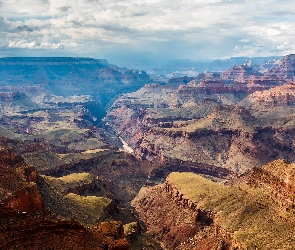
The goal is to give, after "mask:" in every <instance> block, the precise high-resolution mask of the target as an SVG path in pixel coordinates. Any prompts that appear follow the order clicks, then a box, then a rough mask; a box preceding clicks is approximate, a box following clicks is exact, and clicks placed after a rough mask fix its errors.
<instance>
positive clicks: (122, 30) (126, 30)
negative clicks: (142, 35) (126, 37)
mask: <svg viewBox="0 0 295 250" xmlns="http://www.w3.org/2000/svg"><path fill="white" fill-rule="evenodd" d="M99 27H100V28H102V29H104V30H107V31H112V32H116V33H134V32H135V30H134V29H131V28H128V27H126V26H122V25H119V24H116V23H114V24H112V23H109V24H103V25H100V26H99Z"/></svg>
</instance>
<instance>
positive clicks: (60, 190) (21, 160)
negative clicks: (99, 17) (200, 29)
mask: <svg viewBox="0 0 295 250" xmlns="http://www.w3.org/2000/svg"><path fill="white" fill-rule="evenodd" d="M239 60H242V61H243V62H242V63H241V64H238V65H234V66H232V67H231V68H230V69H226V68H225V65H227V64H226V62H225V65H223V66H222V61H218V62H215V63H216V67H217V66H218V67H221V68H222V71H218V72H217V71H216V72H208V71H207V72H205V73H199V74H198V75H196V76H183V77H182V76H178V77H176V78H169V79H167V81H166V82H163V81H162V80H163V79H162V80H161V81H156V80H155V79H157V77H155V76H149V75H148V74H147V73H146V72H144V71H143V70H134V69H127V68H122V67H118V66H115V65H112V64H109V63H108V62H107V61H106V60H103V59H92V58H54V57H48V58H25V57H24V58H20V57H19V58H0V145H1V148H0V171H1V172H0V178H1V181H0V195H1V197H0V212H1V218H0V220H1V223H0V224H1V226H0V239H1V240H0V248H3V249H15V247H18V248H20V249H42V246H43V245H44V244H47V245H48V249H82V248H83V249H118V250H120V249H156V250H157V249H159V250H160V249H178V250H182V249H200V250H203V249H204V250H205V249H293V248H294V245H295V242H294V236H293V234H292V229H293V228H294V221H295V220H294V219H295V218H294V215H293V214H294V211H293V210H294V207H295V204H294V200H295V199H294V183H293V182H294V176H295V175H294V173H293V172H294V171H293V169H294V164H293V162H295V151H294V145H295V144H294V141H295V138H294V134H295V133H294V131H295V124H294V119H293V118H294V107H295V106H294V105H295V82H294V81H293V78H294V76H295V55H287V56H285V57H283V58H281V59H279V58H276V59H275V60H274V59H270V58H268V59H266V58H265V59H258V58H256V59H253V62H254V63H253V62H252V61H250V59H248V58H244V59H241V58H240V59H231V61H230V63H232V61H235V62H240V61H239ZM259 62H260V64H259ZM212 65H213V64H212ZM212 67H213V66H212ZM159 78H161V77H160V76H159Z"/></svg>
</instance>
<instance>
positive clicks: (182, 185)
mask: <svg viewBox="0 0 295 250" xmlns="http://www.w3.org/2000/svg"><path fill="white" fill-rule="evenodd" d="M279 163H280V162H276V163H271V165H270V166H276V171H272V174H273V175H272V176H273V179H270V180H269V181H268V180H267V178H266V175H265V174H264V173H269V172H268V171H269V170H268V169H269V167H268V166H266V167H265V170H264V168H262V171H260V170H259V169H257V170H255V171H254V173H252V174H251V175H249V177H248V178H249V180H251V181H249V182H248V183H249V184H250V185H249V184H247V182H245V181H240V183H239V184H235V185H233V186H224V185H223V184H220V183H214V182H212V181H209V180H207V179H204V178H202V177H201V176H198V175H196V174H192V173H171V174H170V175H169V176H168V177H167V180H166V183H165V184H161V185H158V186H155V187H151V188H145V189H142V190H141V192H140V193H139V195H138V196H137V197H136V199H134V201H133V205H134V206H135V209H136V211H137V212H138V213H139V218H140V219H141V220H142V221H143V222H144V223H145V225H146V227H147V232H148V233H149V234H151V235H153V236H154V237H156V238H157V239H158V240H160V241H161V242H162V243H163V244H164V246H165V247H166V248H167V249H179V250H180V249H293V248H294V246H295V239H294V235H293V228H294V223H295V217H294V214H293V212H292V211H286V206H284V205H285V204H284V201H285V202H286V201H287V200H288V199H289V198H290V197H288V196H282V195H283V194H284V193H285V191H286V190H290V189H289V188H288V186H282V185H281V184H280V183H279V182H276V181H273V180H275V179H276V178H280V177H279V175H280V173H279V172H280V171H286V172H289V170H284V168H285V167H287V169H290V170H291V169H293V167H292V166H290V165H286V164H279ZM264 171H265V172H264ZM291 171H293V170H291ZM253 183H257V184H256V185H257V186H259V187H260V188H255V187H254V185H253ZM260 183H265V185H264V186H262V185H260ZM272 190H277V193H276V194H275V195H274V196H276V198H279V199H280V200H281V201H283V202H282V204H283V205H277V203H276V202H274V200H273V198H271V196H270V192H271V191H272ZM289 192H290V191H289ZM290 195H291V193H290ZM291 196H292V197H293V196H294V193H293V194H292V195H291ZM293 201H294V200H292V201H291V203H292V202H293ZM292 204H294V203H292Z"/></svg>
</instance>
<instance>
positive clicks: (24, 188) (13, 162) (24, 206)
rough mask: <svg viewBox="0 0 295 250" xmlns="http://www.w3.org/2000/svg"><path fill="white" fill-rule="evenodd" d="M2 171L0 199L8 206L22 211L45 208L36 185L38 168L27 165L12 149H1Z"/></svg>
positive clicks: (0, 169)
mask: <svg viewBox="0 0 295 250" xmlns="http://www.w3.org/2000/svg"><path fill="white" fill-rule="evenodd" d="M8 164H9V165H8ZM0 172H1V177H2V178H1V182H0V190H1V196H0V200H1V202H2V203H3V204H5V206H6V207H7V208H11V209H14V210H17V211H21V212H36V211H40V210H42V209H43V202H42V198H41V195H40V192H39V190H38V187H37V185H36V170H35V169H34V168H33V167H28V166H26V165H25V164H24V162H23V161H22V159H21V158H20V157H19V156H18V155H17V154H15V153H14V152H13V151H12V150H11V149H2V150H1V159H0Z"/></svg>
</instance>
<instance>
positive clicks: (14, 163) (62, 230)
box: [0, 148, 129, 250]
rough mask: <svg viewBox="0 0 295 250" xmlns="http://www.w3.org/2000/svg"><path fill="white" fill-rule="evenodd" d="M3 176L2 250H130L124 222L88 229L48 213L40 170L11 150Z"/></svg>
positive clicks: (0, 159) (0, 156) (3, 155)
mask: <svg viewBox="0 0 295 250" xmlns="http://www.w3.org/2000/svg"><path fill="white" fill-rule="evenodd" d="M0 176H1V181H0V248H1V249H16V248H18V249H42V248H44V244H46V247H47V249H106V247H107V249H122V250H123V249H129V243H128V242H127V240H126V239H125V238H124V230H123V224H122V223H121V222H116V221H112V222H104V223H100V224H96V225H94V226H93V227H92V228H91V229H86V228H84V227H83V226H82V225H81V224H80V223H79V222H77V221H74V220H67V219H58V218H57V217H56V215H55V214H52V213H51V212H49V211H48V210H45V208H46V209H48V206H47V205H48V204H46V202H45V204H44V202H43V199H42V196H41V194H40V191H39V188H38V186H37V184H36V181H38V182H40V180H38V179H39V178H40V177H38V174H37V172H36V169H35V168H34V167H29V166H27V165H25V163H24V161H23V159H22V158H21V157H20V156H19V155H17V154H16V153H15V152H14V151H13V150H12V149H11V148H2V149H1V151H0ZM85 184H86V183H85ZM82 186H83V185H82ZM84 188H85V185H84ZM80 189H81V187H80ZM70 191H72V190H67V192H70Z"/></svg>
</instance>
